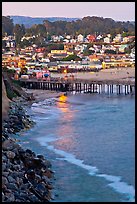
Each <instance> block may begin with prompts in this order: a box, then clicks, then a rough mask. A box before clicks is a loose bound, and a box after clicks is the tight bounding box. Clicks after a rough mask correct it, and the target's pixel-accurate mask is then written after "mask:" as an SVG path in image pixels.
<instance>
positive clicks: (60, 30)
mask: <svg viewBox="0 0 137 204" xmlns="http://www.w3.org/2000/svg"><path fill="white" fill-rule="evenodd" d="M26 18H27V17H26ZM30 19H31V18H30ZM32 19H33V25H32V26H31V27H30V28H25V27H24V26H25V20H24V21H23V22H20V23H19V22H18V23H17V22H16V24H15V22H14V21H13V19H12V18H11V17H5V16H2V34H3V35H5V33H7V34H8V35H11V34H13V33H14V32H15V30H16V28H17V27H18V29H19V27H20V29H21V30H23V35H24V34H29V35H31V36H32V35H35V34H36V33H38V34H39V33H41V35H42V36H43V37H47V36H46V35H48V36H51V35H64V34H65V33H66V34H69V35H73V36H77V35H78V34H82V35H84V36H86V35H88V34H97V35H99V34H107V33H110V34H111V35H112V36H115V35H116V34H118V33H121V34H123V33H126V35H128V36H129V35H135V24H134V22H130V21H126V22H124V21H114V20H113V19H111V18H103V17H97V16H92V17H91V16H87V17H84V18H82V19H77V20H76V19H75V20H74V19H73V20H72V19H71V20H72V21H67V20H68V19H67V18H66V19H65V20H64V21H63V18H62V20H57V18H56V21H54V22H51V21H49V20H46V19H44V18H43V19H42V22H41V23H40V22H38V21H37V20H35V18H32ZM36 19H37V18H36ZM51 19H52V18H51ZM53 19H54V17H53ZM27 23H28V24H29V21H27ZM23 24H24V25H23ZM34 24H35V25H34ZM21 32H22V31H21ZM18 33H19V31H18Z"/></svg>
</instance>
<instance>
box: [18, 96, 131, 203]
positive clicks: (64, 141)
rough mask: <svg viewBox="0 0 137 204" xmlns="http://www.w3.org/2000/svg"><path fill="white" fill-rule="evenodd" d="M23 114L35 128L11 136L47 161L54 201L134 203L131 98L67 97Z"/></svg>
mask: <svg viewBox="0 0 137 204" xmlns="http://www.w3.org/2000/svg"><path fill="white" fill-rule="evenodd" d="M51 101H53V102H54V103H52V102H51ZM27 111H28V113H29V114H30V115H31V117H32V119H33V120H34V121H35V122H36V125H35V126H34V127H33V128H31V129H30V130H27V131H24V132H22V133H19V134H18V135H16V137H17V138H18V139H19V140H20V142H19V143H20V144H21V145H22V146H23V147H24V148H29V149H32V150H33V151H34V152H36V153H37V154H43V155H44V156H45V157H46V158H47V159H49V160H50V161H51V164H52V170H53V171H54V172H55V175H54V181H53V186H54V189H53V193H54V195H55V196H54V200H53V202H134V201H135V97H134V96H133V95H132V96H131V95H126V96H125V95H116V94H113V95H107V94H80V93H77V94H69V95H67V96H62V97H60V98H58V100H56V99H47V100H44V101H41V102H38V103H33V104H32V106H31V108H28V109H27Z"/></svg>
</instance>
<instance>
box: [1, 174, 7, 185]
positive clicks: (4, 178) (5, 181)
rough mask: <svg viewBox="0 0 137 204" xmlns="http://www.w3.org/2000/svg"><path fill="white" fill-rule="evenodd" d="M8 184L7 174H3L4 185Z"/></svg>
mask: <svg viewBox="0 0 137 204" xmlns="http://www.w3.org/2000/svg"><path fill="white" fill-rule="evenodd" d="M7 184H8V179H7V178H6V177H5V176H2V186H3V185H7Z"/></svg>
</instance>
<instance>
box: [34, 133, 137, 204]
mask: <svg viewBox="0 0 137 204" xmlns="http://www.w3.org/2000/svg"><path fill="white" fill-rule="evenodd" d="M57 140H59V138H57V137H55V136H54V135H51V136H49V137H46V138H45V137H40V138H37V141H38V142H39V143H40V144H41V145H42V146H46V148H47V149H49V150H51V151H53V152H54V153H56V154H58V155H60V156H62V158H56V159H58V160H64V161H68V162H70V163H72V164H75V165H77V166H79V167H81V168H83V169H85V170H87V171H88V174H89V175H91V176H97V177H103V178H105V179H106V180H107V181H110V182H111V183H109V184H108V186H110V187H112V188H113V189H114V190H115V191H117V192H118V193H122V194H125V195H126V196H127V200H128V202H134V197H135V189H134V187H133V186H132V185H128V184H127V183H125V182H122V181H121V177H119V176H113V175H107V174H98V173H97V172H98V169H97V167H95V166H91V165H87V164H84V161H83V160H80V159H77V158H76V157H75V155H73V154H71V153H67V152H65V151H63V150H60V149H56V148H54V146H53V145H50V144H49V143H50V142H54V141H57ZM127 200H126V201H127Z"/></svg>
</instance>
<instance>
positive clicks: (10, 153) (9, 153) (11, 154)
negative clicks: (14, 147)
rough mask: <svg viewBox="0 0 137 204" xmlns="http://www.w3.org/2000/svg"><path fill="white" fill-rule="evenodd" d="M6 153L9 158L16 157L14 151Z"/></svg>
mask: <svg viewBox="0 0 137 204" xmlns="http://www.w3.org/2000/svg"><path fill="white" fill-rule="evenodd" d="M6 154H7V157H8V159H14V157H15V153H14V152H12V151H8V152H7V153H6Z"/></svg>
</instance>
